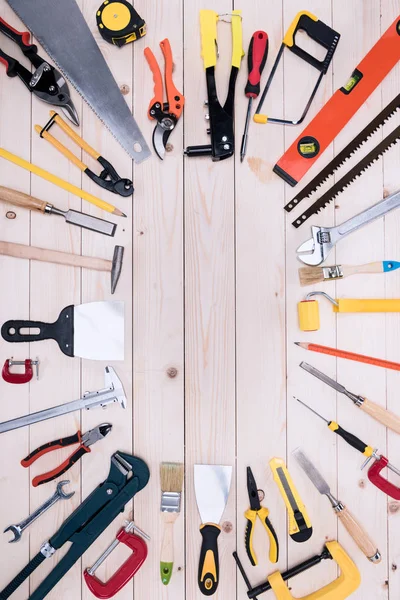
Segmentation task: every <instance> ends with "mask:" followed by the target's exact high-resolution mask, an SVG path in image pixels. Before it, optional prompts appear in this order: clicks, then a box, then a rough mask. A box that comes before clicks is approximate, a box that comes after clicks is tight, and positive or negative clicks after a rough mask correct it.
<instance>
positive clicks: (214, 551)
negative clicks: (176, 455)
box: [194, 465, 232, 596]
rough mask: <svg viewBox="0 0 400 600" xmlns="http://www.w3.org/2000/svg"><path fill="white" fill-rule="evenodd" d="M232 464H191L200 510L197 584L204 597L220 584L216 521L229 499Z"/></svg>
mask: <svg viewBox="0 0 400 600" xmlns="http://www.w3.org/2000/svg"><path fill="white" fill-rule="evenodd" d="M231 479H232V467H224V466H220V465H194V489H195V493H196V501H197V507H198V509H199V513H200V518H201V523H202V524H201V526H200V532H201V535H202V537H203V542H202V545H201V552H200V561H199V574H198V584H199V588H200V591H201V592H202V593H203V594H204V595H205V596H211V595H212V594H214V593H215V592H216V591H217V587H218V583H219V559H218V536H219V534H220V533H221V528H220V527H219V522H220V520H221V518H222V515H223V513H224V510H225V506H226V503H227V502H228V496H229V489H230V487H231Z"/></svg>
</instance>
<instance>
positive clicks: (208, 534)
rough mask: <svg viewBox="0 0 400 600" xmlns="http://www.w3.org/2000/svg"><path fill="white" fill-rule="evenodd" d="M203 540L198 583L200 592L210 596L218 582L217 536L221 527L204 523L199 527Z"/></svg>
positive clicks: (215, 589)
mask: <svg viewBox="0 0 400 600" xmlns="http://www.w3.org/2000/svg"><path fill="white" fill-rule="evenodd" d="M200 533H201V535H202V536H203V542H202V545H201V551H200V562H199V574H198V579H197V581H198V584H199V588H200V591H201V593H202V594H204V595H205V596H212V595H213V594H215V592H216V591H217V587H218V583H219V558H218V536H219V534H220V533H221V529H220V528H219V527H218V526H217V525H212V524H210V523H206V524H205V525H202V526H201V527H200Z"/></svg>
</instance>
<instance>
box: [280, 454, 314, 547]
mask: <svg viewBox="0 0 400 600" xmlns="http://www.w3.org/2000/svg"><path fill="white" fill-rule="evenodd" d="M269 466H270V467H271V471H272V475H273V478H274V481H275V483H276V485H277V486H278V489H279V491H280V493H281V496H282V498H283V501H284V503H285V505H286V509H287V511H288V522H289V523H288V530H289V535H290V537H291V538H292V540H293V541H294V542H306V541H307V540H309V539H310V537H311V536H312V532H313V530H312V526H311V521H310V517H309V516H308V513H307V510H306V507H305V506H304V503H303V501H302V499H301V498H300V494H299V492H298V491H297V489H296V487H295V485H294V483H293V479H292V478H291V476H290V473H289V471H288V469H287V467H286V465H285V462H284V460H283V459H282V458H271V460H270V461H269Z"/></svg>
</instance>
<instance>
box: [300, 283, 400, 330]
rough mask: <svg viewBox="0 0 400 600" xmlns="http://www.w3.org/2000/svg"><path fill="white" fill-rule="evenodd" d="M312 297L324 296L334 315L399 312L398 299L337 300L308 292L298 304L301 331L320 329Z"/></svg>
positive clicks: (324, 294)
mask: <svg viewBox="0 0 400 600" xmlns="http://www.w3.org/2000/svg"><path fill="white" fill-rule="evenodd" d="M313 296H324V297H325V298H326V299H327V300H329V302H331V303H332V305H333V312H335V313H383V312H400V299H397V298H395V299H389V300H387V299H379V298H371V299H368V298H362V299H358V298H337V299H336V300H335V299H334V298H332V297H331V296H329V294H326V293H325V292H310V293H309V294H307V296H306V297H305V299H304V300H302V301H301V302H299V303H298V305H297V309H298V315H299V327H300V329H301V331H318V329H319V328H320V318H319V305H318V301H317V300H311V298H312V297H313Z"/></svg>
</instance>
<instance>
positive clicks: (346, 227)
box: [297, 190, 400, 267]
mask: <svg viewBox="0 0 400 600" xmlns="http://www.w3.org/2000/svg"><path fill="white" fill-rule="evenodd" d="M399 206H400V190H398V191H397V192H394V193H393V194H391V195H390V196H388V197H387V198H385V199H384V200H381V201H380V202H378V203H377V204H373V205H372V206H370V207H369V208H367V209H366V210H364V211H363V212H361V213H359V214H358V215H355V216H354V217H352V218H351V219H348V220H347V221H345V222H344V223H342V224H341V225H337V226H336V227H317V226H316V225H313V226H312V227H311V234H312V237H311V238H310V239H309V240H307V241H306V242H303V244H301V246H299V247H298V248H297V258H298V259H299V260H301V262H303V263H305V264H306V265H310V266H313V267H316V266H318V265H320V264H321V263H323V262H324V260H325V259H326V258H327V257H328V254H329V253H330V251H331V250H332V248H333V246H334V245H335V244H336V243H337V242H339V241H340V240H341V239H342V238H344V237H345V236H346V235H349V233H353V231H356V229H359V228H360V227H363V225H367V224H368V223H371V222H372V221H374V220H375V219H378V218H379V217H383V216H384V215H386V213H388V212H390V211H391V210H394V209H395V208H398V207H399Z"/></svg>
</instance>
